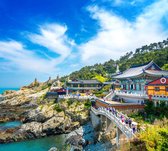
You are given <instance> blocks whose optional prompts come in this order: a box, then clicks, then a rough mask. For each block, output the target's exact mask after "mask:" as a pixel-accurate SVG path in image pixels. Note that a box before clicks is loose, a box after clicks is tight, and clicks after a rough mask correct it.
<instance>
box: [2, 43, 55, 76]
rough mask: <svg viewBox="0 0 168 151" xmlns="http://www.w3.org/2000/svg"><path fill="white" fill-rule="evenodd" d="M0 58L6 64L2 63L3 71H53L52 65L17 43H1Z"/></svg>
mask: <svg viewBox="0 0 168 151" xmlns="http://www.w3.org/2000/svg"><path fill="white" fill-rule="evenodd" d="M0 57H1V58H3V59H5V60H7V62H8V63H7V64H5V63H4V66H3V69H8V70H9V69H17V70H19V69H21V70H24V71H27V70H28V71H38V72H45V73H47V71H52V70H53V69H54V64H52V63H50V61H48V60H45V59H42V58H39V57H38V56H37V55H36V54H35V53H34V52H32V51H29V50H27V49H25V48H24V46H23V44H22V43H20V42H17V41H12V40H11V41H1V42H0ZM49 64H50V65H51V66H49Z"/></svg>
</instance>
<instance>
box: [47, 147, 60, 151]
mask: <svg viewBox="0 0 168 151" xmlns="http://www.w3.org/2000/svg"><path fill="white" fill-rule="evenodd" d="M57 150H58V149H57V148H56V147H52V148H50V149H49V150H48V151H57Z"/></svg>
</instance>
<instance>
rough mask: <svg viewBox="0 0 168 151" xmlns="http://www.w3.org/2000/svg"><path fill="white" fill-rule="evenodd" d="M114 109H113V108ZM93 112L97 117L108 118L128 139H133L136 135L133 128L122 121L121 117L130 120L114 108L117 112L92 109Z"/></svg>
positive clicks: (105, 109) (101, 108)
mask: <svg viewBox="0 0 168 151" xmlns="http://www.w3.org/2000/svg"><path fill="white" fill-rule="evenodd" d="M111 109H112V108H111ZM91 110H92V112H93V113H94V114H96V115H104V116H106V117H107V118H108V119H109V120H111V121H112V122H114V123H115V124H116V126H117V127H118V128H119V129H120V130H121V131H122V133H123V134H125V135H126V137H127V138H132V137H133V136H135V135H134V133H133V130H132V128H130V127H129V125H128V124H126V123H125V121H122V119H121V116H122V118H123V119H129V118H128V117H127V116H125V115H124V114H122V113H120V112H118V111H117V110H115V109H114V108H113V110H114V111H115V112H111V111H112V110H111V111H110V110H108V109H107V108H103V107H100V108H98V109H96V108H94V107H91Z"/></svg>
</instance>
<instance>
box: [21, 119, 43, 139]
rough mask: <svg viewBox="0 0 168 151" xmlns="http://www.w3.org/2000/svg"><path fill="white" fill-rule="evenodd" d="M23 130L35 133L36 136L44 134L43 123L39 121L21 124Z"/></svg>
mask: <svg viewBox="0 0 168 151" xmlns="http://www.w3.org/2000/svg"><path fill="white" fill-rule="evenodd" d="M19 131H21V132H24V131H26V132H28V133H33V134H34V135H35V136H36V137H38V136H41V135H42V124H41V123H38V122H31V123H26V124H23V125H22V126H21V129H20V130H19Z"/></svg>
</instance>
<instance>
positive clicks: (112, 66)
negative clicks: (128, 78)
mask: <svg viewBox="0 0 168 151" xmlns="http://www.w3.org/2000/svg"><path fill="white" fill-rule="evenodd" d="M151 60H153V61H154V62H155V63H156V64H158V65H159V66H160V67H162V68H163V69H164V70H166V69H168V39H167V40H164V41H163V42H158V43H151V44H149V45H145V46H142V47H141V48H137V49H136V50H135V51H134V52H132V51H131V52H128V53H126V54H125V55H124V56H121V57H120V59H118V60H112V59H111V60H109V61H107V62H105V63H103V64H95V65H93V66H86V67H83V68H82V69H80V70H79V71H75V72H72V73H71V74H70V75H69V77H70V79H92V78H95V77H96V76H97V75H99V76H98V78H97V79H99V78H100V76H103V77H108V75H110V74H112V73H115V71H116V65H117V64H118V65H119V69H120V71H124V70H125V69H127V68H129V67H130V66H132V65H139V64H144V63H147V62H149V61H151ZM66 78H67V76H65V77H62V81H64V80H65V79H66Z"/></svg>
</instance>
